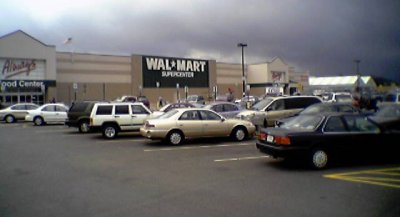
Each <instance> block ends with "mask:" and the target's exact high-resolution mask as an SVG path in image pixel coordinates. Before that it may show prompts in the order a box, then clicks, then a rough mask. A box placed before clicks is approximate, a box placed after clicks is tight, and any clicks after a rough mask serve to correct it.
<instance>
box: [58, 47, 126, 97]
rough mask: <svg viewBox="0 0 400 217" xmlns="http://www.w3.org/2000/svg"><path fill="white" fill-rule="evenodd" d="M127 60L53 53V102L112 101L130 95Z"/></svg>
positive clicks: (118, 57) (120, 57)
mask: <svg viewBox="0 0 400 217" xmlns="http://www.w3.org/2000/svg"><path fill="white" fill-rule="evenodd" d="M131 80H132V74H131V59H130V57H129V56H110V55H97V54H82V53H68V52H58V53H57V90H58V91H57V101H61V102H65V103H67V104H70V103H71V102H73V101H75V100H78V101H82V100H113V99H116V98H117V97H120V96H122V95H132V88H131Z"/></svg>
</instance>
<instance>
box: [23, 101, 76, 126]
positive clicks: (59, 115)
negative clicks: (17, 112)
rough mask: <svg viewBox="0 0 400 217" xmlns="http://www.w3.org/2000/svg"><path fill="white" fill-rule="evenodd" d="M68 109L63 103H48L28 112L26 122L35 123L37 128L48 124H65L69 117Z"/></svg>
mask: <svg viewBox="0 0 400 217" xmlns="http://www.w3.org/2000/svg"><path fill="white" fill-rule="evenodd" d="M67 112H68V107H67V106H66V105H64V104H61V103H48V104H44V105H42V106H40V107H39V108H37V109H35V110H31V111H28V114H27V115H26V116H25V121H30V122H33V123H34V124H35V125H36V126H40V125H43V124H47V123H64V122H65V121H66V120H67V118H68V116H67Z"/></svg>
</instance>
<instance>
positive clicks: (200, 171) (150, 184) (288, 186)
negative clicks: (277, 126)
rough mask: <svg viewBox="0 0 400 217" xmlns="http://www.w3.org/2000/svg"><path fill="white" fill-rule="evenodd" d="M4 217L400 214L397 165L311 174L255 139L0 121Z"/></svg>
mask: <svg viewBox="0 0 400 217" xmlns="http://www.w3.org/2000/svg"><path fill="white" fill-rule="evenodd" d="M0 138H1V142H0V150H1V151H0V216H52V217H53V216H58V217H59V216H326V217H327V216H363V217H368V216H371V217H372V216H393V217H394V216H400V203H399V201H400V162H399V161H397V162H393V161H390V162H387V161H384V160H380V161H374V160H372V161H365V160H362V161H360V162H358V161H356V162H352V163H343V164H338V165H334V166H333V167H330V168H328V169H325V170H311V169H309V168H307V167H304V166H302V165H293V164H285V163H283V162H281V161H279V160H276V159H272V158H269V157H268V156H266V155H263V154H261V153H260V152H258V150H257V149H256V147H255V140H254V139H253V140H247V141H244V142H239V143H238V142H232V141H230V140H227V139H211V140H206V139H202V140H193V141H189V142H187V143H185V144H184V145H182V146H170V145H166V144H163V143H162V142H157V141H150V140H147V139H145V138H143V137H141V136H139V134H137V133H125V134H122V135H121V136H120V137H119V138H117V139H115V140H105V139H103V138H102V137H101V134H97V133H89V134H79V133H78V132H77V130H76V129H75V128H68V127H66V126H64V125H46V126H41V127H35V126H33V125H32V124H31V123H15V124H5V123H0Z"/></svg>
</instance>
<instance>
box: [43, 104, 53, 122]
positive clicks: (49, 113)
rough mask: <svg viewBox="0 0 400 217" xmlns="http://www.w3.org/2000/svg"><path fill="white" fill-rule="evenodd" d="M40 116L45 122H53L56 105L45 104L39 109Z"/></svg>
mask: <svg viewBox="0 0 400 217" xmlns="http://www.w3.org/2000/svg"><path fill="white" fill-rule="evenodd" d="M40 116H42V117H43V119H44V121H45V122H55V121H56V120H57V118H56V106H55V105H47V106H45V107H43V108H42V111H40Z"/></svg>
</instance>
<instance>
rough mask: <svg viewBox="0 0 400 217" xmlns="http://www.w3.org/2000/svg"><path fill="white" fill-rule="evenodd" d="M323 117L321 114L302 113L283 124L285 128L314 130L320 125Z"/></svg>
mask: <svg viewBox="0 0 400 217" xmlns="http://www.w3.org/2000/svg"><path fill="white" fill-rule="evenodd" d="M322 119H323V117H322V116H319V115H300V116H297V117H295V118H292V119H290V120H289V121H288V122H286V123H284V124H283V125H282V128H285V129H303V130H313V129H315V128H317V127H318V125H319V123H321V121H322Z"/></svg>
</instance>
